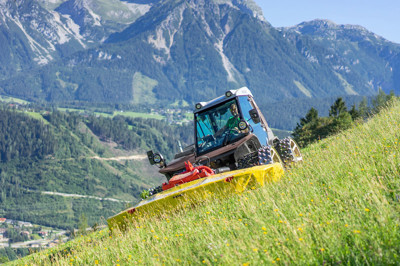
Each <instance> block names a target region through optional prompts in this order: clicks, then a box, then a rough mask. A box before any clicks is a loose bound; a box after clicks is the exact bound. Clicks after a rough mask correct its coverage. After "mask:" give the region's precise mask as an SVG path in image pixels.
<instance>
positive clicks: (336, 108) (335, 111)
mask: <svg viewBox="0 0 400 266" xmlns="http://www.w3.org/2000/svg"><path fill="white" fill-rule="evenodd" d="M344 112H347V107H346V103H345V102H344V101H343V98H342V97H339V98H337V100H336V101H335V103H334V104H333V105H332V106H331V109H330V110H329V116H333V117H338V116H339V115H340V114H341V113H344Z"/></svg>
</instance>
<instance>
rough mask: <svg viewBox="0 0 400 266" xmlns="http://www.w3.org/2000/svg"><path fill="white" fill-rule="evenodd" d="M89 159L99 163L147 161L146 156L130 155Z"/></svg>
mask: <svg viewBox="0 0 400 266" xmlns="http://www.w3.org/2000/svg"><path fill="white" fill-rule="evenodd" d="M89 159H95V160H100V161H127V160H144V159H147V156H146V155H130V156H119V157H111V158H102V157H99V156H93V157H89Z"/></svg>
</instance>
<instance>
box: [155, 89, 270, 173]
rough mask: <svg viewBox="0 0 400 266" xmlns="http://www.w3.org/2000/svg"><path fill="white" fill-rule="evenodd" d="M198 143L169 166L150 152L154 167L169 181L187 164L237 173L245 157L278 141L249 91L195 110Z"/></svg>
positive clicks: (232, 93) (230, 93)
mask: <svg viewBox="0 0 400 266" xmlns="http://www.w3.org/2000/svg"><path fill="white" fill-rule="evenodd" d="M194 134H195V135H194V137H195V143H194V145H191V146H189V147H187V148H185V150H184V151H183V152H181V153H178V154H176V155H175V159H174V160H173V161H171V162H170V163H168V164H166V162H165V160H163V158H162V156H161V155H160V154H154V153H153V152H152V151H150V152H148V156H149V160H150V163H151V164H157V165H158V166H159V167H160V168H161V169H160V173H163V174H165V175H166V177H167V178H168V179H169V178H170V177H172V176H173V175H174V174H178V173H179V172H180V171H182V170H184V169H185V165H184V163H185V162H186V161H190V162H191V163H193V164H202V165H207V166H210V167H211V168H213V169H215V170H216V171H217V172H222V171H225V170H226V171H228V170H234V169H236V168H237V161H238V160H239V159H240V158H242V157H243V156H245V155H247V154H249V153H251V152H255V151H257V149H258V148H260V147H261V146H266V145H268V144H270V145H272V144H273V141H274V140H275V139H276V137H275V136H274V134H273V132H272V130H271V129H270V128H269V127H268V124H267V122H266V120H265V118H264V116H263V115H262V113H261V112H260V110H259V109H258V106H257V105H256V103H255V101H254V99H253V95H252V93H251V92H250V90H249V89H248V88H246V87H243V88H240V89H238V90H229V91H227V92H226V93H225V94H224V95H222V96H220V97H218V98H215V99H213V100H211V101H209V102H199V103H197V104H196V105H195V110H194Z"/></svg>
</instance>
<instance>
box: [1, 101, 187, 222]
mask: <svg viewBox="0 0 400 266" xmlns="http://www.w3.org/2000/svg"><path fill="white" fill-rule="evenodd" d="M25 110H26V109H25ZM0 113H1V115H0V124H1V125H2V126H1V137H0V155H1V161H0V183H1V188H0V215H1V216H5V217H7V218H9V219H16V220H23V221H30V222H34V223H38V224H43V225H49V226H54V227H62V228H67V227H70V226H76V224H77V222H78V218H79V216H80V215H81V214H82V213H85V215H86V216H87V218H88V221H89V224H94V223H95V222H97V223H98V222H99V221H100V219H101V217H107V216H109V215H111V214H113V213H116V212H118V211H119V210H120V209H121V208H123V207H124V206H125V205H126V204H127V203H134V202H136V201H137V200H138V199H139V197H140V193H141V191H142V190H143V189H144V188H149V186H151V185H152V184H153V185H155V184H159V183H160V182H161V180H162V177H161V176H160V175H159V174H157V171H156V169H154V168H152V167H151V166H150V165H149V164H148V162H147V159H146V157H145V156H143V159H144V160H143V159H142V160H133V161H130V160H120V161H118V160H101V158H113V157H118V156H121V155H124V157H127V156H126V155H129V154H141V155H145V152H146V151H147V150H149V149H152V148H154V149H157V150H158V151H160V152H163V153H164V155H166V156H167V157H168V158H171V157H172V156H173V153H174V152H175V151H177V149H178V143H177V139H179V140H180V141H181V142H182V143H183V145H185V144H186V145H187V144H190V143H191V141H192V140H191V139H190V138H191V137H192V136H191V135H189V136H187V137H184V132H186V131H187V128H186V127H187V126H171V125H168V124H167V123H166V122H163V121H158V120H144V119H133V118H124V117H118V116H117V117H115V118H113V119H111V118H100V117H96V116H94V115H92V116H89V117H84V116H82V115H79V114H77V113H65V112H59V111H40V112H31V113H30V114H26V113H25V111H22V110H21V111H19V110H16V109H10V108H9V107H5V106H2V107H1V110H0ZM33 114H35V115H34V116H35V118H32V116H33ZM38 118H40V120H38ZM172 132H175V135H174V134H172ZM170 136H172V137H170ZM43 192H46V194H43ZM47 192H49V193H47ZM53 192H57V193H59V194H60V195H56V194H57V193H53ZM61 194H65V195H68V194H70V195H72V194H77V195H79V196H76V197H63V196H62V195H61ZM94 197H96V198H94ZM97 198H99V199H100V198H102V199H103V200H99V199H97ZM110 198H111V199H115V200H109V199H110Z"/></svg>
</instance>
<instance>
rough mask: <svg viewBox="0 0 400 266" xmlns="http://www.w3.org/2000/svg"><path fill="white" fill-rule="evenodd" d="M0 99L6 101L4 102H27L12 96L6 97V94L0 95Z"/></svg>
mask: <svg viewBox="0 0 400 266" xmlns="http://www.w3.org/2000/svg"><path fill="white" fill-rule="evenodd" d="M0 101H2V102H6V103H19V104H28V103H29V102H28V101H25V100H22V99H18V98H14V97H8V96H0Z"/></svg>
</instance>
